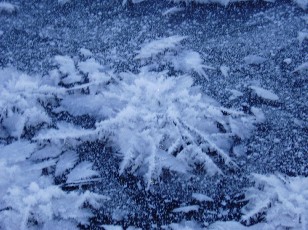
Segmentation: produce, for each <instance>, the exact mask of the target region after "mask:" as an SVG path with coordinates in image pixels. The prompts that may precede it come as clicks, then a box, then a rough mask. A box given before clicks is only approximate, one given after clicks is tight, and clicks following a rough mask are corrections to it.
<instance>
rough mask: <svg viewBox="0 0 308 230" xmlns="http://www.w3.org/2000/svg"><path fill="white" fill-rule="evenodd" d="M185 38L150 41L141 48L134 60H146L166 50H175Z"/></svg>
mask: <svg viewBox="0 0 308 230" xmlns="http://www.w3.org/2000/svg"><path fill="white" fill-rule="evenodd" d="M186 38H187V37H186V36H179V35H174V36H170V37H166V38H161V39H158V40H155V41H151V42H149V43H147V44H145V45H143V46H142V48H141V50H140V51H139V54H138V55H137V56H136V57H135V59H146V58H150V57H153V56H156V55H158V54H160V53H162V52H164V51H165V50H167V49H173V48H175V47H176V46H177V45H178V44H179V43H180V42H181V41H183V40H184V39H186Z"/></svg>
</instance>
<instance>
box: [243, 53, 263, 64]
mask: <svg viewBox="0 0 308 230" xmlns="http://www.w3.org/2000/svg"><path fill="white" fill-rule="evenodd" d="M244 61H245V63H246V64H247V65H260V64H262V63H264V62H265V61H266V58H264V57H261V56H258V55H248V56H246V57H244Z"/></svg>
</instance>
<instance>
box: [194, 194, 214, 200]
mask: <svg viewBox="0 0 308 230" xmlns="http://www.w3.org/2000/svg"><path fill="white" fill-rule="evenodd" d="M192 198H194V199H195V200H198V201H201V202H204V201H210V202H213V201H214V200H213V199H212V198H211V197H208V196H207V195H204V194H201V193H193V194H192Z"/></svg>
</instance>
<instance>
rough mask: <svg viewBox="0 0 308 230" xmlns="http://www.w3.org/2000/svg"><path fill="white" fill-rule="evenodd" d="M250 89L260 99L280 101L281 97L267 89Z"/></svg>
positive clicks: (255, 87) (254, 87) (253, 87)
mask: <svg viewBox="0 0 308 230" xmlns="http://www.w3.org/2000/svg"><path fill="white" fill-rule="evenodd" d="M249 88H251V89H252V90H253V91H254V92H255V94H256V95H257V96H258V97H260V98H263V99H266V100H270V101H278V100H279V97H278V96H277V95H276V94H274V93H273V92H271V91H269V90H267V89H263V88H261V87H259V86H250V87H249Z"/></svg>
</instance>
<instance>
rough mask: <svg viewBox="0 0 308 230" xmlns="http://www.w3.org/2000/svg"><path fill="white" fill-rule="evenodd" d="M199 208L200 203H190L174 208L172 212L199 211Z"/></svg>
mask: <svg viewBox="0 0 308 230" xmlns="http://www.w3.org/2000/svg"><path fill="white" fill-rule="evenodd" d="M198 210H199V205H190V206H184V207H179V208H175V209H173V211H172V212H184V213H188V212H197V211H198Z"/></svg>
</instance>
